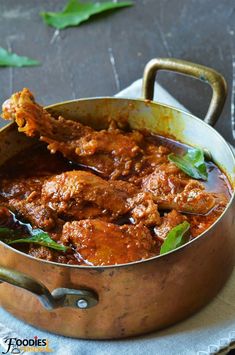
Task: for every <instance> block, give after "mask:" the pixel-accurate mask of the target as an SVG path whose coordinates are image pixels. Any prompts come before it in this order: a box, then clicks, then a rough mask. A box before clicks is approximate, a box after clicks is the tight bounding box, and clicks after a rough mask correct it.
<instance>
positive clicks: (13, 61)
mask: <svg viewBox="0 0 235 355" xmlns="http://www.w3.org/2000/svg"><path fill="white" fill-rule="evenodd" d="M36 65H40V62H39V61H37V60H34V59H30V58H28V57H22V56H19V55H17V54H15V53H11V52H8V51H7V50H6V49H4V48H2V47H0V67H28V66H36Z"/></svg>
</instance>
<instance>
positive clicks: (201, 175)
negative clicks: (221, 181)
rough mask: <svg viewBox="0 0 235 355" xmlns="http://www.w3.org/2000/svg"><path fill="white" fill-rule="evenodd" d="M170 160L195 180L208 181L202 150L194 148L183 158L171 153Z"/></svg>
mask: <svg viewBox="0 0 235 355" xmlns="http://www.w3.org/2000/svg"><path fill="white" fill-rule="evenodd" d="M168 159H169V160H170V161H171V162H173V163H174V164H175V165H176V166H178V168H180V169H181V170H183V171H184V172H185V173H186V174H187V175H189V176H191V177H193V178H194V179H202V180H207V179H208V172H207V169H206V164H205V160H204V154H203V151H202V149H198V148H193V149H189V150H188V152H187V153H186V154H185V155H183V156H181V155H176V154H174V153H171V154H169V155H168Z"/></svg>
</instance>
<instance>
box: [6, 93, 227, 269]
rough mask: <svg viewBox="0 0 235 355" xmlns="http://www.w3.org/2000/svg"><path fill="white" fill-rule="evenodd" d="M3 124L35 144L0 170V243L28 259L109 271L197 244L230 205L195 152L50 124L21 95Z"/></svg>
mask: <svg viewBox="0 0 235 355" xmlns="http://www.w3.org/2000/svg"><path fill="white" fill-rule="evenodd" d="M2 117H3V118H4V119H13V120H15V122H16V124H17V126H18V130H19V131H20V132H23V133H24V134H26V135H27V136H28V137H36V138H38V143H37V144H35V145H34V146H33V147H32V148H30V150H25V151H23V152H21V153H20V154H18V156H15V157H14V158H13V159H10V160H9V161H7V162H6V163H5V164H4V165H3V166H1V169H0V237H1V240H2V241H4V242H5V243H7V244H9V245H12V246H14V247H15V248H16V249H18V250H21V251H23V252H25V253H28V254H29V255H31V256H34V257H36V258H40V259H45V260H48V261H53V262H58V263H65V264H72V265H95V266H97V265H116V264H123V263H129V262H133V261H137V260H142V259H147V258H150V257H153V256H156V255H158V254H163V253H165V252H167V251H170V250H173V249H175V248H177V247H179V246H180V245H182V244H184V243H186V242H187V241H189V240H191V239H192V238H195V237H197V236H199V235H200V234H201V233H203V232H204V231H205V230H207V229H208V228H209V227H210V226H211V225H212V224H213V223H214V222H215V221H216V220H217V219H218V217H219V216H220V215H221V214H222V213H223V211H224V209H225V207H226V205H227V204H228V201H229V200H230V198H231V193H232V190H231V186H230V184H229V181H228V179H227V177H226V175H225V174H224V173H223V172H222V171H221V170H220V169H219V167H218V166H216V164H214V163H213V162H212V161H209V160H207V159H206V158H205V157H204V153H203V151H202V150H201V149H197V148H192V147H189V146H187V145H184V144H181V143H180V142H177V141H175V140H174V139H173V138H172V137H171V138H170V137H163V136H158V135H153V134H150V133H149V132H140V131H131V130H130V129H129V128H128V127H125V129H124V128H123V127H122V128H120V127H119V126H118V123H117V122H114V121H111V122H110V124H109V127H108V129H106V130H100V131H96V130H94V129H93V128H91V127H88V126H85V125H83V124H81V123H79V122H77V121H76V122H75V121H71V120H68V119H66V118H63V117H58V118H55V117H52V116H51V115H50V114H49V113H48V112H47V111H46V110H45V109H43V108H42V107H41V106H40V105H39V104H37V103H36V102H35V100H34V97H33V95H32V94H31V92H30V91H29V90H28V89H23V90H22V91H21V92H18V93H16V94H13V95H12V97H11V98H10V99H9V100H7V101H6V102H5V103H4V105H3V113H2Z"/></svg>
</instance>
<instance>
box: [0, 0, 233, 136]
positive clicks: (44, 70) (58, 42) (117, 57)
mask: <svg viewBox="0 0 235 355" xmlns="http://www.w3.org/2000/svg"><path fill="white" fill-rule="evenodd" d="M65 3H66V1H62V0H53V1H46V0H40V1H39V0H34V1H33V0H18V1H15V0H7V1H6V0H0V34H1V36H0V45H1V46H2V47H5V48H8V49H11V50H13V51H15V52H16V53H18V54H21V55H26V56H29V57H32V58H35V59H38V60H40V61H41V62H42V66H40V67H36V68H19V69H18V68H17V69H12V68H0V87H1V90H0V101H1V102H2V101H3V100H5V99H6V98H8V97H9V95H10V94H11V93H12V92H13V91H16V90H20V89H21V88H22V87H29V88H30V89H31V90H32V91H33V92H34V93H35V95H36V97H37V99H38V100H39V101H40V102H41V103H43V104H45V105H46V104H51V103H55V102H58V101H63V100H67V99H74V98H80V97H89V96H104V95H105V96H110V95H113V94H115V93H116V92H117V91H119V89H123V88H125V87H126V86H128V85H129V84H131V83H132V82H133V81H134V80H136V79H137V78H139V77H141V76H142V72H143V68H144V65H145V64H146V62H147V61H148V60H149V59H151V58H153V57H157V56H162V57H167V56H173V57H178V58H183V59H187V60H191V61H194V62H198V63H201V64H204V65H207V66H211V67H214V68H215V69H217V70H218V71H220V72H221V73H222V74H223V75H224V76H225V78H226V80H227V82H228V89H229V91H228V99H227V103H226V106H225V109H224V111H223V114H222V116H221V119H220V121H219V123H218V124H217V126H216V128H217V129H218V130H219V132H220V133H221V134H222V135H223V136H225V137H226V138H227V139H228V140H229V141H230V142H231V143H234V140H233V138H232V133H231V85H232V58H233V55H235V35H234V33H235V2H234V0H223V1H221V0H161V1H156V0H134V3H135V6H133V7H131V8H127V9H123V10H119V11H117V12H115V13H114V14H111V15H110V14H108V15H105V16H99V17H98V18H97V19H96V20H93V21H92V22H89V23H84V24H83V25H81V26H80V27H77V28H69V29H66V30H63V31H61V32H60V33H59V34H57V35H56V33H55V29H54V28H51V27H48V26H46V25H45V24H43V22H42V19H41V18H40V17H39V15H38V14H39V12H40V11H55V10H60V9H62V7H63V5H64V4H65ZM112 57H113V58H114V61H115V65H113V64H112V60H111V58H112ZM159 82H161V83H162V84H163V85H164V86H165V87H166V88H167V89H168V90H169V91H170V92H171V93H172V94H173V95H175V97H176V98H177V99H178V100H180V101H181V102H182V103H183V104H184V105H185V106H187V107H188V108H189V110H191V111H192V112H193V113H194V114H195V115H197V116H199V117H203V116H204V114H205V112H206V110H207V106H208V103H209V100H210V94H211V92H210V89H209V87H207V86H205V85H203V84H201V83H198V82H196V81H195V80H193V79H190V78H185V77H182V76H178V75H177V76H176V75H173V74H169V73H160V75H159Z"/></svg>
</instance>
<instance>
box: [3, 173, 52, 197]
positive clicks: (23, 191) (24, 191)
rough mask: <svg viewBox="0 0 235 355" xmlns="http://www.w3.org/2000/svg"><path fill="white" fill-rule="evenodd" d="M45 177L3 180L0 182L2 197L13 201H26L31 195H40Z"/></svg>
mask: <svg viewBox="0 0 235 355" xmlns="http://www.w3.org/2000/svg"><path fill="white" fill-rule="evenodd" d="M44 181H45V177H43V178H38V177H35V178H34V177H33V178H28V179H22V178H19V179H3V180H1V181H0V196H2V197H4V198H6V199H11V198H17V199H25V198H29V196H30V195H32V194H33V195H34V196H36V195H39V196H40V192H41V188H42V184H43V182H44Z"/></svg>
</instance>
